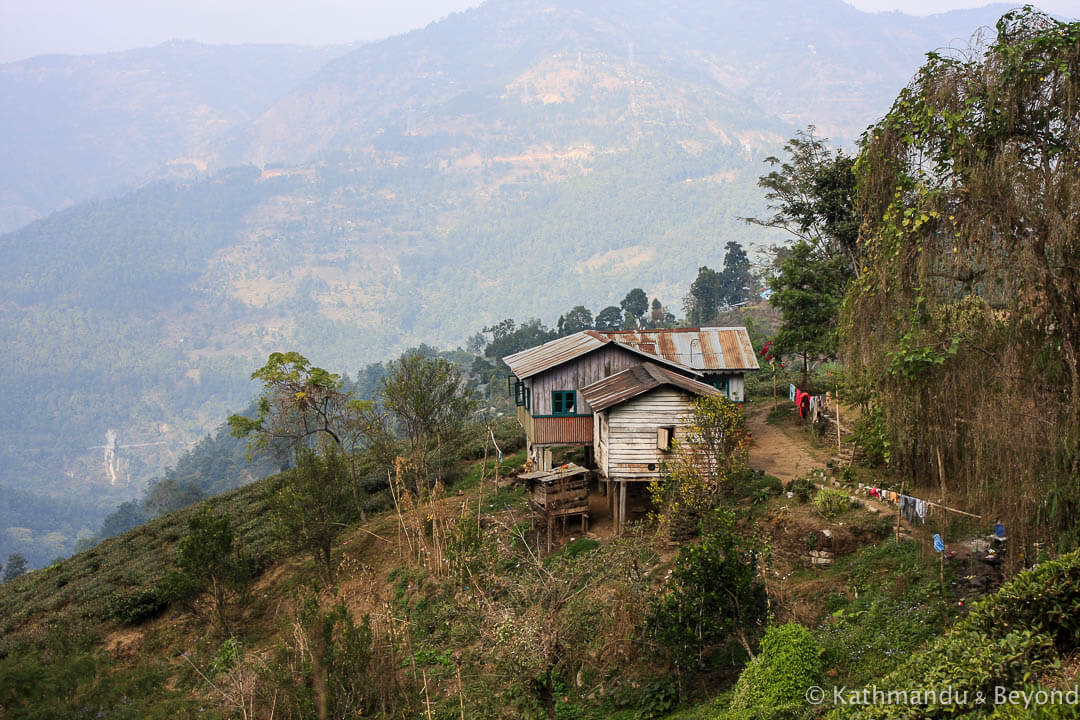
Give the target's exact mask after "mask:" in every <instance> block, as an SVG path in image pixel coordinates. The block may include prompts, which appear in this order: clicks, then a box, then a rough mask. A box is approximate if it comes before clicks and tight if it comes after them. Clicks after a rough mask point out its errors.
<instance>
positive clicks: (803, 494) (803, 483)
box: [788, 477, 817, 503]
mask: <svg viewBox="0 0 1080 720" xmlns="http://www.w3.org/2000/svg"><path fill="white" fill-rule="evenodd" d="M816 491H817V487H816V486H815V485H814V483H812V482H811V481H810V478H804V477H801V478H795V479H794V480H792V481H791V482H790V483H789V484H788V492H791V493H794V494H795V497H796V498H798V500H799V502H801V503H807V502H810V498H812V497H813V496H814V493H815V492H816Z"/></svg>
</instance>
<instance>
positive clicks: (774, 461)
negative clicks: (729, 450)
mask: <svg viewBox="0 0 1080 720" xmlns="http://www.w3.org/2000/svg"><path fill="white" fill-rule="evenodd" d="M745 409H746V424H747V427H749V428H750V433H751V443H750V467H752V468H753V469H755V470H764V471H765V472H766V473H768V474H769V475H774V476H776V477H778V478H780V479H781V480H782V481H784V482H785V483H786V482H788V481H789V480H794V479H795V478H797V477H801V476H803V475H805V474H806V473H808V472H810V471H811V470H813V469H814V468H819V467H822V466H824V465H825V460H824V459H822V458H819V457H817V456H815V455H814V454H812V453H811V452H810V450H809V449H808V448H807V447H806V441H805V440H802V439H796V438H794V437H792V436H791V435H789V434H788V431H786V430H785V429H784V428H780V427H777V426H776V425H772V424H770V423H769V422H767V421H766V417H767V416H768V414H769V410H771V409H772V403H761V404H760V405H752V406H747V407H746V408H745Z"/></svg>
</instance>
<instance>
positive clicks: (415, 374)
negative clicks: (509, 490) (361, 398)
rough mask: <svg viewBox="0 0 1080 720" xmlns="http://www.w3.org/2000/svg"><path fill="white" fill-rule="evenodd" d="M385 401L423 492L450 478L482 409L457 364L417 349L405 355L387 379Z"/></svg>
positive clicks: (382, 393) (397, 362)
mask: <svg viewBox="0 0 1080 720" xmlns="http://www.w3.org/2000/svg"><path fill="white" fill-rule="evenodd" d="M381 399H382V404H383V406H384V407H385V408H386V409H387V410H388V411H389V412H390V414H391V416H392V417H393V419H394V420H395V421H396V423H397V425H398V427H399V428H400V429H401V431H402V433H403V434H404V436H405V440H406V442H407V443H408V446H409V461H410V463H411V465H412V468H413V470H414V471H415V473H416V475H415V478H416V485H417V488H418V489H421V488H428V487H431V486H432V485H433V484H434V483H435V482H436V481H438V480H440V479H446V478H447V475H448V473H449V472H450V471H451V470H452V468H453V466H454V461H455V460H456V459H457V458H458V457H459V454H460V441H461V438H462V434H463V432H464V430H465V426H466V423H467V422H468V419H469V417H470V415H471V414H472V412H473V410H474V409H475V406H476V402H475V398H474V397H473V393H472V391H471V390H469V388H468V387H466V386H465V384H464V383H463V382H462V378H461V373H460V372H459V371H458V368H457V366H455V365H454V364H453V363H451V362H449V361H448V360H444V359H442V358H437V357H426V356H424V355H422V354H420V353H418V352H415V351H413V352H408V353H405V354H404V355H402V356H401V358H399V359H398V360H396V361H394V362H393V363H391V366H390V373H389V374H388V375H387V376H386V377H385V378H383V387H382V392H381Z"/></svg>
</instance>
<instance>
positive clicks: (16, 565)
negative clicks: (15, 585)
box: [4, 553, 27, 582]
mask: <svg viewBox="0 0 1080 720" xmlns="http://www.w3.org/2000/svg"><path fill="white" fill-rule="evenodd" d="M26 566H27V563H26V558H24V557H23V556H22V555H20V554H19V553H11V554H10V555H8V559H7V565H6V566H5V567H4V582H11V581H12V580H14V579H15V578H17V577H19V576H20V575H22V574H23V573H25V572H26Z"/></svg>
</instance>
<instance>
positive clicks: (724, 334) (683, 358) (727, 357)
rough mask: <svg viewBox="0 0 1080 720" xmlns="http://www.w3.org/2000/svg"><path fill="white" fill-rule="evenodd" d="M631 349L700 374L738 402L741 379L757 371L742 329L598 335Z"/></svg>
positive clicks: (625, 332)
mask: <svg viewBox="0 0 1080 720" xmlns="http://www.w3.org/2000/svg"><path fill="white" fill-rule="evenodd" d="M601 334H602V335H604V336H605V337H609V338H611V339H612V340H614V341H616V342H617V343H619V344H620V345H623V346H625V347H632V348H635V349H637V350H640V351H642V352H645V353H649V354H651V355H657V356H659V357H662V358H664V359H665V360H667V361H669V362H673V363H678V364H679V365H682V366H684V367H688V368H690V369H691V370H695V371H697V372H698V373H700V378H699V379H700V380H701V381H702V382H704V383H706V384H708V385H712V386H713V387H715V388H716V389H717V390H720V392H722V393H724V395H725V396H726V397H727V398H728V399H729V400H734V401H735V402H742V401H743V398H744V396H745V390H744V388H745V375H746V373H748V372H753V371H756V370H758V369H759V366H758V361H757V355H756V354H755V353H754V347H753V345H751V343H750V335H749V333H747V332H746V328H744V327H702V328H671V329H662V330H623V331H611V332H603V333H601Z"/></svg>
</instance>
